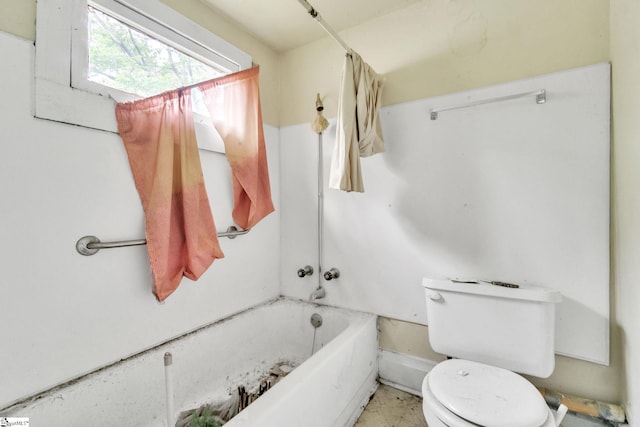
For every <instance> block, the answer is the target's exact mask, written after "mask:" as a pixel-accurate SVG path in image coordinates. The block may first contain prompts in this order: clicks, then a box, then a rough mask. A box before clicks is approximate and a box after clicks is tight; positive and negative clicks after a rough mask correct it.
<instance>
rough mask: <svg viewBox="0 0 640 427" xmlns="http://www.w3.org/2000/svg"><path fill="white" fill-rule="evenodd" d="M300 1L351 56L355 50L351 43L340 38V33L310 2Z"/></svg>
mask: <svg viewBox="0 0 640 427" xmlns="http://www.w3.org/2000/svg"><path fill="white" fill-rule="evenodd" d="M298 2H299V3H300V4H301V5H302V6H303V7H304V8H305V9H307V12H308V13H309V15H311V17H312V18H313V19H315V20H316V21H317V22H318V24H320V26H321V27H322V28H323V29H324V30H325V31H326V32H327V33H329V35H330V36H331V37H333V39H334V40H335V41H337V42H338V43H339V44H340V46H342V47H343V48H344V50H345V51H346V52H347V55H349V56H351V53H352V52H353V50H352V49H351V48H350V47H349V45H347V44H346V43H345V42H344V40H342V39H341V38H340V36H339V35H338V33H336V32H335V30H334V29H333V28H331V27H330V26H329V24H327V23H326V21H325V20H324V19H322V16H320V13H318V11H317V10H316V9H315V8H314V7H313V6H311V5H310V4H309V2H308V1H307V0H298Z"/></svg>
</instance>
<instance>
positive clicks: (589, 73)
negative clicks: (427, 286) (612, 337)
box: [281, 63, 610, 365]
mask: <svg viewBox="0 0 640 427" xmlns="http://www.w3.org/2000/svg"><path fill="white" fill-rule="evenodd" d="M609 81H610V80H609V65H608V64H606V63H605V64H597V65H594V66H590V67H581V68H577V69H574V70H567V71H564V72H559V73H553V74H548V75H544V76H539V77H536V78H530V79H525V80H519V81H515V82H507V83H503V84H501V85H495V86H491V87H487V88H482V89H475V90H472V91H465V92H460V93H456V94H451V95H447V96H440V97H435V98H429V99H424V100H419V101H415V102H408V103H404V104H398V105H393V106H389V107H384V108H383V109H382V110H381V112H380V116H381V122H382V130H383V133H384V136H385V141H386V151H385V153H383V154H380V155H376V156H373V157H371V158H363V159H361V163H362V167H363V179H364V186H365V192H364V193H363V194H360V193H345V192H342V191H337V190H334V189H328V188H327V182H328V179H327V175H328V168H329V163H330V157H331V151H332V147H333V145H334V137H335V127H334V126H331V127H330V128H329V130H328V131H327V132H325V134H324V135H323V139H324V144H323V145H324V147H323V148H324V152H325V155H324V159H323V169H324V180H323V188H324V189H325V190H324V191H325V194H324V201H325V203H324V212H325V215H324V221H325V224H324V233H323V238H324V251H323V256H324V259H325V263H324V266H323V267H324V269H325V270H326V269H329V268H331V267H337V268H339V269H340V271H341V276H340V278H339V279H337V280H336V281H331V282H325V281H324V280H323V281H322V283H323V284H324V285H326V287H327V291H328V294H327V297H326V298H325V299H324V300H323V302H327V303H329V304H334V305H338V306H343V307H348V308H352V309H357V310H363V311H369V312H373V313H376V314H380V315H384V316H389V317H393V318H396V319H401V320H405V321H410V322H417V323H421V324H426V307H425V303H424V291H423V289H422V286H421V280H422V277H425V276H426V277H432V278H463V279H485V280H503V281H511V282H515V283H523V284H533V285H539V286H546V287H549V288H553V289H556V290H558V291H560V292H561V293H562V295H563V297H564V298H563V301H562V303H561V304H560V305H559V307H558V319H557V340H556V350H557V351H558V352H559V353H562V354H565V355H571V356H574V357H578V358H582V359H585V360H590V361H596V362H599V363H602V364H605V365H606V364H608V361H609V346H608V343H609V207H608V201H609ZM541 88H544V89H545V90H546V92H547V102H546V103H545V104H542V105H539V104H537V103H536V102H535V97H533V96H530V97H527V98H523V99H518V100H513V101H509V102H502V103H493V104H489V105H484V106H480V107H476V108H468V109H462V110H457V111H446V112H442V113H440V116H439V118H438V120H430V119H429V110H430V109H431V108H434V107H447V106H450V105H461V104H464V103H466V102H468V101H478V100H486V99H491V98H496V97H501V96H508V95H513V94H517V93H528V92H534V91H536V90H539V89H541ZM281 137H282V138H281V144H282V151H281V156H282V157H281V164H282V169H281V170H282V173H283V194H284V199H283V200H284V201H285V203H284V209H283V213H282V215H283V217H282V218H283V221H284V222H283V223H284V224H286V225H287V226H286V228H284V229H283V244H282V249H283V257H282V258H283V260H282V262H283V290H284V293H285V294H287V295H295V296H297V297H304V296H305V294H308V292H310V289H308V287H309V285H311V287H313V286H314V285H315V283H317V279H318V276H317V275H316V277H315V278H314V277H307V278H304V279H299V278H297V277H296V276H295V274H293V273H295V271H296V269H297V268H300V267H301V266H303V265H305V264H310V265H314V266H317V265H318V263H317V261H316V257H317V237H316V236H315V234H314V233H313V232H314V231H315V229H316V220H317V214H316V212H315V211H314V209H315V207H316V205H317V201H316V197H315V195H316V191H315V186H316V185H317V177H316V173H315V172H316V164H317V155H318V154H317V138H318V137H317V135H315V134H314V133H313V132H312V130H311V129H310V126H309V125H297V126H288V127H284V128H282V130H281ZM294 200H295V202H293V201H294ZM289 273H290V274H289ZM314 279H315V280H314Z"/></svg>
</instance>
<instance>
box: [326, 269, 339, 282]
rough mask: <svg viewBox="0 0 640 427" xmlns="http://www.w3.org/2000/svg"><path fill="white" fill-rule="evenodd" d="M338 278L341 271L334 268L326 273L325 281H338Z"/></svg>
mask: <svg viewBox="0 0 640 427" xmlns="http://www.w3.org/2000/svg"><path fill="white" fill-rule="evenodd" d="M338 277H340V270H338V269H337V268H332V269H331V270H329V271H325V273H324V280H331V279H337V278H338Z"/></svg>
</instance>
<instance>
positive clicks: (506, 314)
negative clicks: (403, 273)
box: [422, 278, 562, 378]
mask: <svg viewBox="0 0 640 427" xmlns="http://www.w3.org/2000/svg"><path fill="white" fill-rule="evenodd" d="M422 285H423V286H424V289H425V294H426V300H427V324H428V327H429V342H430V343H431V346H432V347H433V349H434V350H435V351H437V352H438V353H441V354H444V355H447V356H451V357H456V358H460V359H467V360H473V361H476V362H481V363H486V364H488V365H492V366H497V367H501V368H505V369H508V370H511V371H514V372H519V373H523V374H530V375H534V376H537V377H542V378H546V377H548V376H549V375H551V373H552V372H553V369H554V366H555V357H554V334H555V305H556V303H558V302H560V301H561V300H562V296H561V295H560V293H559V292H558V291H554V290H550V289H546V288H542V287H538V286H532V285H519V287H518V288H511V287H505V286H498V285H494V284H491V283H488V282H458V281H452V280H436V279H426V278H425V279H423V281H422Z"/></svg>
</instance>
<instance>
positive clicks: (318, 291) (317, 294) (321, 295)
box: [309, 287, 327, 301]
mask: <svg viewBox="0 0 640 427" xmlns="http://www.w3.org/2000/svg"><path fill="white" fill-rule="evenodd" d="M326 295H327V292H326V291H325V290H324V288H323V287H319V288H318V289H316V290H315V291H313V292H311V295H310V296H309V301H313V300H317V299H320V298H324V297H325V296H326Z"/></svg>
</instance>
